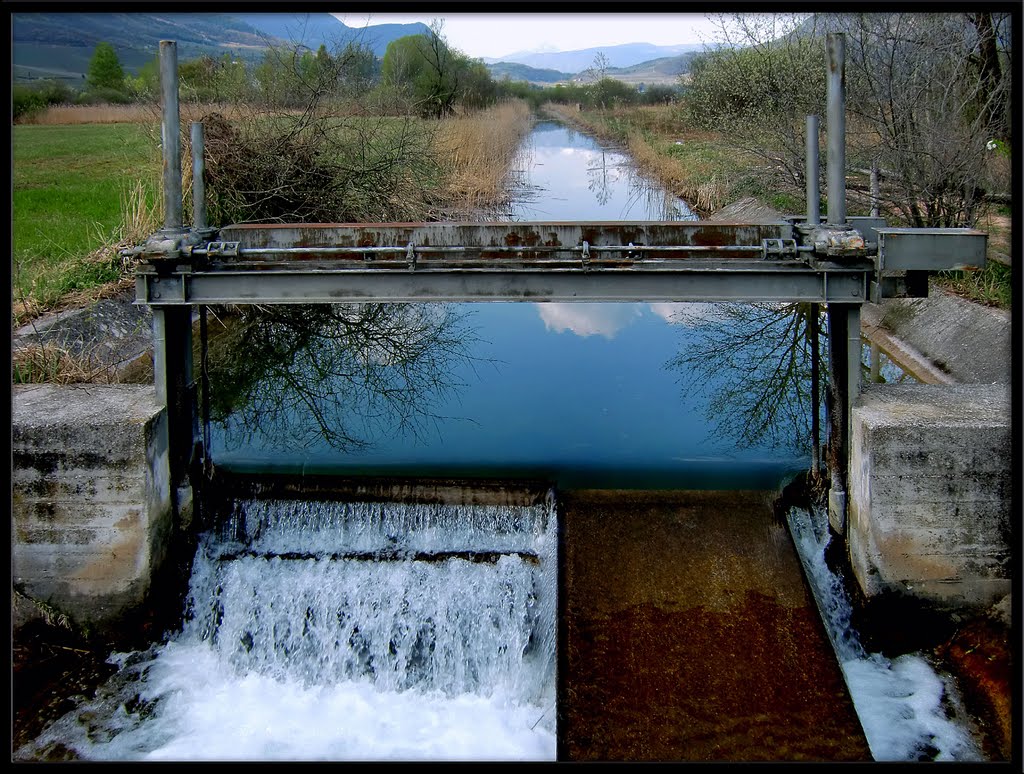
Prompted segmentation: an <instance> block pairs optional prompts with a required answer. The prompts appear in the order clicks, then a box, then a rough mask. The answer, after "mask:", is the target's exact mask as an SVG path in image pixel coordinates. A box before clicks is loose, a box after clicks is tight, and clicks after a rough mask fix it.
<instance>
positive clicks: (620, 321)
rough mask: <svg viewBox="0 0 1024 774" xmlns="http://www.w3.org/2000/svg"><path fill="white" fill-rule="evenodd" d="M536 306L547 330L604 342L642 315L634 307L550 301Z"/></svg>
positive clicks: (638, 309)
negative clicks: (597, 336) (601, 337)
mask: <svg viewBox="0 0 1024 774" xmlns="http://www.w3.org/2000/svg"><path fill="white" fill-rule="evenodd" d="M536 307H537V311H538V312H539V314H540V319H542V320H543V321H544V325H545V327H546V328H547V329H548V330H549V331H551V330H553V331H556V332H557V333H562V332H563V331H572V332H573V333H575V334H576V335H577V336H582V337H587V336H595V335H599V336H604V337H605V338H606V339H613V338H615V334H616V333H618V332H619V331H620V330H622V329H623V328H625V327H626V326H627V325H629V324H630V323H632V322H633V320H635V319H637V318H638V317H639V316H640V315H641V314H642V312H641V310H640V307H639V306H638V305H637V304H600V303H592V304H585V303H568V304H561V303H555V302H550V303H543V304H536Z"/></svg>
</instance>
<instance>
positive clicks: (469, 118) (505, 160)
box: [434, 100, 530, 211]
mask: <svg viewBox="0 0 1024 774" xmlns="http://www.w3.org/2000/svg"><path fill="white" fill-rule="evenodd" d="M529 129H530V109H529V106H528V105H527V104H526V103H525V102H522V101H518V100H517V101H510V102H503V103H501V104H499V105H496V106H494V107H492V108H489V109H487V110H482V111H479V112H475V113H470V114H466V115H460V116H455V117H452V118H448V119H446V120H445V121H443V122H441V124H440V125H439V127H438V131H437V134H436V137H435V141H434V142H435V148H436V150H437V152H438V154H439V156H440V157H441V159H442V163H443V164H444V166H445V167H446V169H447V170H448V175H447V183H446V191H445V196H444V198H445V199H447V200H449V201H450V202H451V205H452V206H453V207H454V208H455V209H457V210H463V211H467V210H468V211H473V210H481V209H487V208H490V207H494V206H495V205H498V204H501V203H502V202H504V201H506V200H507V199H508V198H509V182H510V175H511V174H512V170H513V167H514V163H515V160H516V156H517V154H518V153H519V150H520V147H521V146H522V142H523V138H524V137H525V136H526V134H527V132H528V131H529Z"/></svg>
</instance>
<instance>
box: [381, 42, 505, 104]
mask: <svg viewBox="0 0 1024 774" xmlns="http://www.w3.org/2000/svg"><path fill="white" fill-rule="evenodd" d="M381 74H382V76H383V79H384V83H385V85H386V86H387V87H388V88H391V89H393V90H395V91H398V92H405V93H406V94H407V95H408V96H409V98H410V99H412V100H413V101H414V103H415V105H416V108H417V109H418V110H419V112H420V114H421V115H423V116H430V117H433V118H441V117H443V116H445V115H448V114H449V113H451V112H452V111H453V110H454V109H455V105H456V104H459V103H461V104H465V105H469V106H471V107H482V106H483V105H485V104H488V103H489V102H491V101H493V99H494V96H495V94H496V87H495V84H494V81H493V80H492V79H491V76H490V72H489V71H488V70H487V68H486V66H484V64H483V63H482V62H480V61H479V60H474V59H470V58H469V57H467V56H466V55H465V54H463V53H462V52H460V51H458V50H457V49H454V48H452V47H451V46H449V45H448V42H447V40H445V37H444V35H443V34H442V31H441V25H440V24H437V23H435V24H434V25H433V26H432V27H431V29H430V32H428V33H425V34H422V35H406V36H405V37H404V38H399V39H398V40H394V41H392V42H391V43H389V44H388V47H387V50H386V51H385V52H384V60H383V62H382V64H381Z"/></svg>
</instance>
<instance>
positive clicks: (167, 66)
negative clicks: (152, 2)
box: [152, 40, 196, 516]
mask: <svg viewBox="0 0 1024 774" xmlns="http://www.w3.org/2000/svg"><path fill="white" fill-rule="evenodd" d="M160 91H161V97H162V103H163V111H162V122H161V127H160V138H161V147H162V151H163V165H164V170H163V171H164V175H163V184H164V228H163V229H162V234H163V236H165V237H170V238H172V239H174V240H179V239H183V238H184V237H185V236H186V235H187V229H185V228H184V225H183V223H182V194H181V128H180V121H181V116H180V111H179V104H178V48H177V43H176V42H175V41H173V40H161V41H160ZM165 260H170V257H168V258H167V259H165ZM152 310H153V381H154V387H155V389H156V398H157V400H158V401H159V402H161V403H163V405H164V406H165V407H166V411H167V448H168V457H169V463H170V474H171V481H170V482H169V484H170V489H171V496H172V499H173V501H174V502H175V510H176V512H177V513H178V515H179V516H181V515H182V512H183V510H184V507H185V504H186V502H187V499H190V498H191V485H190V484H189V466H190V463H191V458H192V451H193V445H194V442H195V437H196V428H195V424H196V413H195V384H194V381H193V378H192V309H191V307H189V306H163V305H159V304H157V305H153V306H152Z"/></svg>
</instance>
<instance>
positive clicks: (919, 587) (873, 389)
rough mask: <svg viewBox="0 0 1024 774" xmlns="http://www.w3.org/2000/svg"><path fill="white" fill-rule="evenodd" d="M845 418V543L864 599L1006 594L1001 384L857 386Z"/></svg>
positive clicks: (1006, 438)
mask: <svg viewBox="0 0 1024 774" xmlns="http://www.w3.org/2000/svg"><path fill="white" fill-rule="evenodd" d="M851 424H852V437H851V446H852V448H851V459H850V481H851V491H850V493H849V497H850V502H849V519H850V524H849V528H848V532H847V541H848V552H849V557H850V562H851V565H852V568H853V573H854V576H855V578H856V580H857V583H858V585H859V587H860V589H861V591H862V592H863V593H864V595H865V597H867V598H868V599H871V598H873V597H878V596H879V595H883V594H898V595H905V596H910V597H915V598H918V599H921V600H923V601H927V602H929V603H933V604H935V605H938V606H940V607H947V608H951V609H965V610H970V609H975V610H980V609H983V608H986V607H988V606H990V605H993V604H995V603H997V602H999V600H1000V599H1002V598H1003V597H1005V596H1006V595H1007V594H1009V593H1010V592H1011V588H1012V584H1013V577H1012V560H1013V557H1012V540H1011V535H1012V533H1013V531H1014V529H1015V527H1016V525H1015V523H1014V517H1013V516H1012V514H1011V508H1010V503H1011V500H1012V489H1013V476H1012V469H1011V464H1010V459H1011V451H1012V448H1011V421H1010V388H1009V387H1008V386H1007V385H1001V384H993V385H977V384H975V385H928V384H898V385H886V384H871V385H866V386H865V388H864V391H863V392H862V394H861V396H860V397H859V399H858V400H857V401H856V402H855V404H854V406H853V411H852V419H851Z"/></svg>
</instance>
